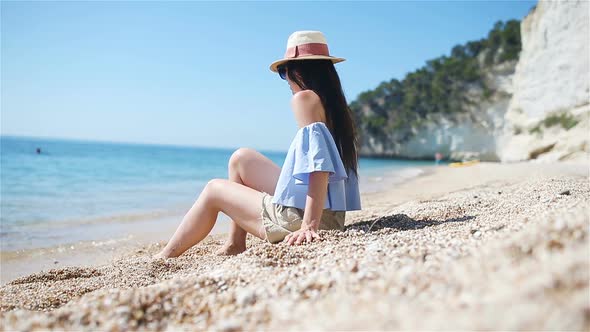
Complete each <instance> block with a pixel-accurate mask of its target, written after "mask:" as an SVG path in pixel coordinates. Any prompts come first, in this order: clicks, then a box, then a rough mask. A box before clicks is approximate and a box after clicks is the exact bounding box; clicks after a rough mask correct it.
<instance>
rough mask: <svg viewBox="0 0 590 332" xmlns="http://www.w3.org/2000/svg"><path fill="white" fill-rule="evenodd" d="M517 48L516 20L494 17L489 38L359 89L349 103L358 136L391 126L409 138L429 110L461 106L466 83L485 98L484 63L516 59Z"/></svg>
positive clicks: (378, 134) (377, 133) (449, 110)
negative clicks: (374, 84) (370, 88)
mask: <svg viewBox="0 0 590 332" xmlns="http://www.w3.org/2000/svg"><path fill="white" fill-rule="evenodd" d="M520 49H521V41H520V22H519V21H517V20H510V21H507V22H502V21H498V22H496V24H495V25H494V28H493V29H492V30H491V31H490V32H489V33H488V36H487V38H483V39H480V40H477V41H470V42H467V43H466V44H464V45H457V46H455V47H453V49H452V50H451V54H450V56H446V55H444V56H441V57H438V58H436V59H432V60H429V61H427V62H426V65H425V66H423V67H422V68H419V69H418V70H416V71H414V72H411V73H409V74H407V75H406V77H405V78H404V79H403V80H401V81H399V80H397V79H392V80H391V81H384V82H382V83H381V84H380V85H379V86H378V87H377V88H376V89H374V90H369V91H366V92H363V93H361V94H360V95H359V96H358V98H357V99H356V100H354V101H352V102H351V103H350V108H351V109H352V111H353V113H354V114H355V119H356V121H357V126H358V127H359V133H360V138H361V140H362V139H363V137H364V136H366V135H368V136H371V137H375V138H378V139H379V138H385V137H387V133H390V132H392V131H400V132H402V131H403V132H405V134H404V135H406V137H407V136H410V135H411V128H413V127H416V126H418V125H419V124H420V123H421V121H423V120H424V118H425V117H426V115H427V114H430V113H454V112H462V111H464V110H465V109H464V108H465V105H468V103H469V101H468V100H467V98H466V96H465V89H466V87H467V86H470V85H477V86H479V87H481V89H482V90H483V97H484V98H487V97H489V96H490V95H491V94H492V91H490V89H489V88H488V87H487V86H486V85H485V83H484V81H483V74H484V72H485V70H486V68H488V67H491V66H493V65H497V64H500V63H503V62H505V61H510V60H517V59H518V55H519V53H520ZM403 138H404V137H401V139H403Z"/></svg>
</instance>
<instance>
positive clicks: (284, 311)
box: [0, 162, 590, 331]
mask: <svg viewBox="0 0 590 332" xmlns="http://www.w3.org/2000/svg"><path fill="white" fill-rule="evenodd" d="M588 171H589V168H588V163H554V164H541V163H534V162H528V163H516V164H497V163H480V164H477V165H474V166H470V167H463V168H451V167H446V166H440V167H435V168H434V167H433V168H430V169H428V170H427V172H425V174H423V175H421V176H419V177H417V178H414V179H412V180H410V181H407V182H404V183H400V184H391V185H390V186H388V187H387V188H386V189H384V190H382V191H379V192H372V193H368V194H364V195H363V197H362V204H363V210H362V211H356V212H351V213H348V214H347V229H346V231H345V232H336V231H322V232H321V233H320V235H321V236H322V237H323V241H320V242H317V243H312V244H310V245H305V246H299V247H298V246H295V247H289V246H287V245H285V244H282V243H281V244H277V245H271V244H268V243H265V242H263V241H260V240H257V239H254V238H252V237H250V238H249V241H248V250H246V251H245V252H244V253H242V254H240V255H237V256H233V257H221V256H215V255H214V254H213V253H214V252H215V250H216V249H217V248H218V247H219V245H221V244H222V243H223V240H224V239H223V235H219V234H218V235H214V236H210V237H208V238H207V239H206V240H205V241H203V242H202V243H200V244H199V245H197V246H194V247H193V248H191V249H190V250H189V251H187V252H186V253H185V254H183V255H182V256H180V257H179V258H176V259H167V260H163V259H158V260H154V259H151V255H152V254H154V253H156V252H157V251H158V250H159V249H160V248H161V247H162V246H163V245H164V242H163V241H160V242H152V243H149V244H147V245H143V246H141V247H135V248H126V252H125V253H124V254H122V255H118V256H119V257H117V258H115V259H114V260H113V261H112V262H109V263H107V264H102V265H97V264H95V265H84V266H82V265H80V264H78V265H72V266H65V267H60V268H56V269H52V270H45V271H44V272H40V273H34V274H30V275H27V276H24V277H20V278H17V279H14V280H12V281H10V282H8V283H6V284H4V285H2V286H1V287H0V297H1V299H2V303H1V307H0V310H1V312H0V328H1V329H2V330H6V331H8V330H36V329H38V330H47V329H57V330H62V329H68V330H97V329H98V330H110V331H120V330H219V331H237V330H298V331H300V330H311V329H313V330H343V329H347V330H350V329H352V330H400V329H412V330H416V329H418V330H438V329H453V330H456V329H466V330H479V329H492V330H588V329H590V298H589V297H590V296H589V290H588V283H589V280H590V277H589V267H590V266H589V261H590V245H589V239H588V230H589V225H590V224H589V207H590V205H589V203H590V183H589V173H588ZM384 181H385V182H387V179H384ZM3 264H4V263H3Z"/></svg>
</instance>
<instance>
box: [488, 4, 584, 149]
mask: <svg viewBox="0 0 590 332" xmlns="http://www.w3.org/2000/svg"><path fill="white" fill-rule="evenodd" d="M589 22H590V18H589V8H588V1H585V0H579V1H563V2H552V1H540V2H539V3H538V4H537V5H536V7H535V9H534V10H533V11H532V12H531V13H529V15H527V17H525V19H524V20H523V21H522V23H521V40H522V51H521V53H520V57H519V61H518V64H517V66H516V70H515V74H514V77H513V90H514V93H513V96H512V99H511V100H510V104H509V106H508V111H507V112H506V115H505V127H504V132H503V135H501V136H499V139H498V147H499V149H498V152H499V156H500V158H501V159H502V161H519V160H527V159H539V160H548V161H555V160H568V159H579V158H588V153H589V152H590V144H589V136H590V127H589V118H590V104H589V101H590V58H589V57H590V51H589V40H590V29H589Z"/></svg>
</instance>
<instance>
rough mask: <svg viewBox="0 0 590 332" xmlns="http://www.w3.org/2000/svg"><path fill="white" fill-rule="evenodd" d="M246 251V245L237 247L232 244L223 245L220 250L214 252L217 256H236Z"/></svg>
mask: <svg viewBox="0 0 590 332" xmlns="http://www.w3.org/2000/svg"><path fill="white" fill-rule="evenodd" d="M245 250H246V244H245V243H244V244H243V245H238V244H235V243H232V242H228V243H225V244H224V245H223V246H221V248H219V249H217V251H216V252H215V254H216V255H218V256H232V255H237V254H240V253H242V252H244V251H245Z"/></svg>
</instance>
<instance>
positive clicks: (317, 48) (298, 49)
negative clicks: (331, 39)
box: [285, 43, 330, 58]
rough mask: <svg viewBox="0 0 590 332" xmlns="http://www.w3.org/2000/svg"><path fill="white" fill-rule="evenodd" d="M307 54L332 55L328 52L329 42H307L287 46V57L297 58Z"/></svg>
mask: <svg viewBox="0 0 590 332" xmlns="http://www.w3.org/2000/svg"><path fill="white" fill-rule="evenodd" d="M307 55H325V56H330V52H328V44H323V43H307V44H301V45H297V46H293V47H289V48H287V51H286V52H285V58H297V57H300V56H307Z"/></svg>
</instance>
